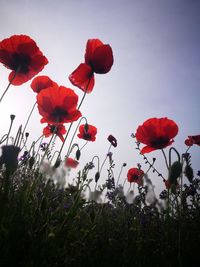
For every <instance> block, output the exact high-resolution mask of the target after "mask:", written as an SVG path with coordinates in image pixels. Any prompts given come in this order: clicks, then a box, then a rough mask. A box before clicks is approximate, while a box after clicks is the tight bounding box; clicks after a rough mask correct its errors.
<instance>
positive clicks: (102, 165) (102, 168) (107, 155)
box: [99, 144, 112, 174]
mask: <svg viewBox="0 0 200 267" xmlns="http://www.w3.org/2000/svg"><path fill="white" fill-rule="evenodd" d="M111 147H112V144H110V146H109V149H108V152H107V154H106V157H105V159H104V161H103V163H102V164H101V168H100V171H99V174H101V171H102V169H103V166H104V164H105V162H106V159H107V157H108V153H109V152H110V149H111Z"/></svg>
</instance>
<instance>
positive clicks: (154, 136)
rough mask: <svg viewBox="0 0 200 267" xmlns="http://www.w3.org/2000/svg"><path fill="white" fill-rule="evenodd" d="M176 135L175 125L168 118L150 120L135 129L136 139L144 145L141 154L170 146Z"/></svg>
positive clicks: (176, 128)
mask: <svg viewBox="0 0 200 267" xmlns="http://www.w3.org/2000/svg"><path fill="white" fill-rule="evenodd" d="M177 133H178V126H177V124H176V123H175V122H174V121H173V120H170V119H168V118H151V119H148V120H146V121H145V122H144V123H143V124H142V125H140V126H139V127H138V128H137V131H136V135H135V137H136V139H137V141H138V142H140V143H143V144H145V145H146V146H145V147H143V149H142V150H141V153H142V154H144V153H149V152H151V151H154V150H156V149H162V148H165V147H167V146H169V145H171V144H172V143H173V142H174V140H173V139H172V138H174V137H175V136H176V135H177Z"/></svg>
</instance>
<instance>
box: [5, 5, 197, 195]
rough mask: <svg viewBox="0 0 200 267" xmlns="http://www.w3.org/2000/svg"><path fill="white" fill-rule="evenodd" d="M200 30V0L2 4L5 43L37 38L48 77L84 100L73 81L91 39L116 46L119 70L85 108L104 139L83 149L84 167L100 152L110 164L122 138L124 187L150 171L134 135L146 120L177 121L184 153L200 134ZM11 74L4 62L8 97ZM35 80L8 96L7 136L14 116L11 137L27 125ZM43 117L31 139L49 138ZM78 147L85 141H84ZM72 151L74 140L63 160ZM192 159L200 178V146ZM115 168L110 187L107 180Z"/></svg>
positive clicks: (102, 79) (100, 83) (31, 128)
mask: <svg viewBox="0 0 200 267" xmlns="http://www.w3.org/2000/svg"><path fill="white" fill-rule="evenodd" d="M199 25H200V1H198V0H196V1H195V0H193V1H189V0H176V1H174V0H167V1H165V0H143V1H141V0H130V1H128V0H101V1H95V0H82V1H81V0H65V1H64V0H60V1H53V0H49V1H48V0H42V1H31V0H18V1H15V0H10V1H7V0H0V40H2V39H4V38H7V37H10V36H11V35H13V34H26V35H29V36H30V37H32V38H33V39H34V40H35V41H36V43H37V45H38V46H39V48H40V49H41V51H42V52H43V53H44V55H45V56H46V57H47V58H48V60H49V64H48V65H47V66H46V67H45V68H44V70H43V71H42V72H41V73H40V75H41V74H43V75H48V76H49V77H50V78H52V79H53V80H54V81H56V82H57V83H58V84H60V85H64V86H66V87H70V88H72V89H74V90H75V92H76V93H77V94H78V95H79V97H80V98H81V97H82V95H83V92H82V91H81V90H79V89H78V88H76V87H74V86H73V85H72V84H71V83H70V81H69V79H68V76H69V74H70V73H71V72H72V71H73V70H74V69H75V68H76V67H77V66H78V65H79V64H80V63H81V62H83V61H84V53H85V45H86V42H87V40H88V39H90V38H99V39H100V40H102V41H103V42H104V43H105V44H110V45H111V47H112V49H113V53H114V65H113V67H112V69H111V71H110V72H109V73H107V74H105V75H96V76H95V79H96V85H95V88H94V90H93V92H92V93H91V94H89V95H87V97H86V98H85V100H84V103H83V105H82V107H81V112H82V114H83V115H84V116H85V117H87V119H88V123H89V124H92V125H95V126H96V127H97V128H98V134H97V140H96V142H95V143H88V145H87V146H86V147H85V148H84V149H83V151H82V157H81V163H80V166H79V168H78V169H81V167H82V166H84V164H85V163H86V162H88V161H90V160H91V159H92V157H93V156H94V155H98V156H99V157H100V159H101V162H102V161H103V160H104V158H105V156H106V153H107V150H108V147H109V143H108V141H107V137H108V135H109V134H112V135H114V136H115V137H116V138H117V140H118V146H117V148H112V150H111V151H112V152H113V159H114V161H115V164H116V165H115V169H114V172H115V175H116V177H117V176H118V173H119V172H120V168H121V165H122V164H123V163H124V162H125V163H127V167H126V168H124V170H123V173H122V177H121V183H123V181H124V179H125V178H126V174H127V171H128V169H129V168H131V167H136V165H137V163H141V165H142V169H143V170H144V171H145V170H147V168H148V166H146V165H145V163H144V161H143V159H142V157H141V156H140V155H138V152H137V150H136V149H135V144H134V140H133V139H132V138H131V133H134V132H135V131H136V129H137V127H138V125H140V124H142V123H143V122H144V121H145V120H146V119H148V118H151V117H168V118H170V119H172V120H174V121H175V122H176V123H177V124H178V125H179V133H178V135H177V137H176V138H175V142H174V146H175V147H176V148H177V150H178V151H179V152H180V153H184V152H185V150H186V148H187V147H186V146H185V145H184V140H185V139H186V138H187V136H188V135H197V134H200V116H199V114H200V104H199V99H200V27H199ZM8 74H9V70H7V69H6V68H4V67H3V66H2V65H1V66H0V92H3V91H4V89H5V87H6V86H7V84H8V78H7V77H8ZM30 82H31V81H29V82H27V83H25V84H24V85H23V86H12V87H11V88H10V89H9V91H8V93H7V94H6V96H5V98H4V99H3V101H2V103H1V105H0V121H1V128H0V133H1V135H3V134H5V133H6V132H7V129H8V127H9V123H10V120H9V117H10V114H15V115H16V119H15V121H14V127H13V131H12V133H11V135H13V136H14V135H15V133H16V131H17V129H18V127H19V125H20V124H24V123H25V121H26V119H27V117H28V114H29V112H30V110H31V108H32V106H33V104H34V103H35V100H36V95H35V93H34V92H33V91H32V89H31V88H30ZM40 118H41V117H40V116H39V114H38V111H37V109H35V111H34V114H33V116H32V118H31V121H30V123H29V125H28V127H27V131H28V132H29V133H30V137H29V139H30V141H33V140H35V139H37V138H38V137H39V136H40V135H41V133H42V129H43V127H44V126H45V125H41V124H40ZM74 126H75V125H74ZM73 129H74V128H73ZM72 133H73V131H72ZM69 140H70V139H69ZM68 142H69V141H68ZM75 142H79V144H80V145H81V144H84V141H82V140H80V139H79V140H78V139H76V140H75ZM60 146H61V142H60V140H57V147H58V148H59V147H60ZM66 151H67V143H66V146H65V149H64V150H63V156H64V154H65V152H66ZM167 153H168V149H166V154H167ZM191 155H192V166H193V167H194V170H195V173H196V172H197V171H198V170H199V169H200V165H199V163H200V162H199V161H200V160H199V159H200V157H199V155H200V150H199V147H198V146H193V147H192V148H191ZM153 157H156V158H157V161H156V163H155V166H156V167H157V169H158V170H159V171H161V172H162V174H163V175H164V176H166V175H167V171H166V167H165V163H164V159H163V156H162V154H161V152H160V151H156V152H152V153H150V154H148V158H149V159H150V160H151V159H152V158H153ZM107 166H108V165H107V164H106V165H105V169H104V175H102V177H101V180H102V182H103V181H105V179H106V178H107V174H106V169H107ZM150 177H151V178H152V182H153V183H154V184H155V186H156V190H157V192H159V191H160V190H161V189H164V184H163V182H162V179H160V178H159V177H157V176H156V175H155V174H153V173H151V172H150ZM166 178H167V177H166ZM100 184H101V181H100Z"/></svg>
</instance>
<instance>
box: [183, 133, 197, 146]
mask: <svg viewBox="0 0 200 267" xmlns="http://www.w3.org/2000/svg"><path fill="white" fill-rule="evenodd" d="M185 144H186V145H187V146H192V145H198V146H200V135H190V136H188V139H186V140H185Z"/></svg>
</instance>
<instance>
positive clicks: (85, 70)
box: [69, 63, 94, 94]
mask: <svg viewBox="0 0 200 267" xmlns="http://www.w3.org/2000/svg"><path fill="white" fill-rule="evenodd" d="M69 80H70V82H71V83H72V84H73V85H74V86H77V87H78V88H80V89H81V90H82V91H84V92H86V93H88V94H89V93H91V92H92V90H93V87H94V74H93V71H92V68H91V67H90V66H89V65H87V64H85V63H81V64H80V65H79V66H78V68H77V69H75V70H74V71H73V72H72V74H71V75H70V76H69Z"/></svg>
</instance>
